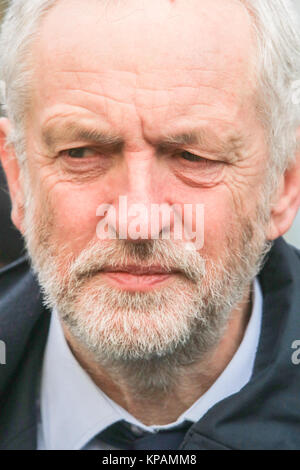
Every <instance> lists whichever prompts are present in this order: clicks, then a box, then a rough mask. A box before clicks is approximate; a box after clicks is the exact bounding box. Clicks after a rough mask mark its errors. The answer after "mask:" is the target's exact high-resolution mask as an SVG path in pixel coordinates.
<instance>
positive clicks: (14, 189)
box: [0, 118, 24, 233]
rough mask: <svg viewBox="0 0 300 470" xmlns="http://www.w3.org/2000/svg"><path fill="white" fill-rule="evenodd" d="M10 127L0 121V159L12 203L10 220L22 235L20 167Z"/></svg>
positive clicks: (5, 120) (2, 119)
mask: <svg viewBox="0 0 300 470" xmlns="http://www.w3.org/2000/svg"><path fill="white" fill-rule="evenodd" d="M11 131H12V127H11V124H10V121H9V120H8V119H6V118H1V119H0V159H1V163H2V166H3V169H4V172H5V175H6V179H7V183H8V188H9V193H10V197H11V201H12V214H11V218H12V221H13V223H14V225H15V226H16V227H17V228H18V229H19V230H20V232H21V233H23V215H24V211H23V207H24V206H23V201H24V198H23V190H22V187H21V184H20V166H19V162H18V159H17V157H16V154H15V150H14V147H13V145H12V144H10V143H9V136H10V134H11Z"/></svg>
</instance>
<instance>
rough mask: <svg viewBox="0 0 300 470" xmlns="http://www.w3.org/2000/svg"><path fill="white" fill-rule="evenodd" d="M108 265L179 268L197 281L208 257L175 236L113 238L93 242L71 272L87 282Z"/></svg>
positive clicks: (190, 279)
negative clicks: (169, 238)
mask: <svg viewBox="0 0 300 470" xmlns="http://www.w3.org/2000/svg"><path fill="white" fill-rule="evenodd" d="M107 266H109V267H111V268H118V267H120V266H123V267H126V266H130V267H131V268H132V267H133V266H136V267H137V270H138V268H144V269H147V268H149V269H150V268H151V267H153V266H156V267H161V269H163V270H165V271H168V272H172V271H176V272H179V273H181V274H182V275H183V276H185V277H186V278H187V279H188V280H189V281H192V282H193V283H197V282H199V279H201V278H203V277H204V275H205V271H206V269H205V259H204V258H203V257H202V256H201V255H200V254H199V253H198V252H197V251H196V250H194V249H190V246H189V248H188V249H187V247H186V244H184V243H182V242H181V243H179V242H174V241H171V240H141V241H129V240H120V239H118V240H109V241H101V242H100V241H98V242H96V243H95V242H93V243H90V244H89V245H88V246H87V247H86V248H85V249H84V250H83V251H82V252H81V253H80V254H79V255H78V257H77V258H76V259H75V260H73V262H72V263H71V266H70V269H69V273H70V278H72V280H74V281H77V282H78V283H81V282H83V281H84V280H87V279H89V278H91V277H93V276H95V275H97V274H99V272H101V271H103V270H104V269H105V268H106V267H107Z"/></svg>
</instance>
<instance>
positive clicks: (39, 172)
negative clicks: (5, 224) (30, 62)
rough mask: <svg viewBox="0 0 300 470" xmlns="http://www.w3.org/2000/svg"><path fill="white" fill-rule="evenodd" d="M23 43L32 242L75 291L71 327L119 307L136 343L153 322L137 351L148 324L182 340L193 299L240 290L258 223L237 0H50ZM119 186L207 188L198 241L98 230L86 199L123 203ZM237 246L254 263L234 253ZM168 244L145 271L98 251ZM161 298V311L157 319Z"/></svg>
mask: <svg viewBox="0 0 300 470" xmlns="http://www.w3.org/2000/svg"><path fill="white" fill-rule="evenodd" d="M33 57H34V60H35V64H36V67H35V82H34V92H33V96H32V106H31V109H30V114H29V119H28V126H27V131H26V142H27V144H26V145H27V146H26V152H27V162H28V174H29V177H30V182H31V192H32V197H33V200H34V201H35V203H34V206H35V208H34V211H33V207H32V206H31V216H32V217H33V216H34V217H33V218H31V221H32V220H35V226H34V227H31V228H32V230H31V234H30V235H28V236H29V238H30V239H29V240H28V242H29V248H30V247H31V251H32V254H33V256H34V257H37V258H38V257H40V258H43V253H42V252H43V250H44V253H47V256H48V255H50V253H51V256H52V257H53V260H55V272H56V275H57V279H56V282H59V283H60V288H61V289H62V290H63V292H64V293H63V297H64V299H66V298H67V299H68V302H69V304H70V302H73V304H72V308H71V309H70V310H69V312H68V313H67V314H66V315H65V316H66V318H67V317H68V316H69V318H70V315H71V313H70V312H72V315H73V320H74V318H75V317H76V318H77V323H78V322H79V320H80V321H81V328H86V329H89V331H90V332H91V329H94V330H95V328H96V329H97V321H98V320H99V318H100V317H101V315H104V318H105V319H106V321H107V318H108V316H109V315H110V318H112V315H114V318H116V309H118V314H119V315H120V316H118V321H117V320H116V321H115V323H113V325H114V329H115V331H116V330H117V329H118V328H119V329H120V331H121V332H122V334H123V338H127V336H126V331H128V330H131V336H128V338H130V341H131V343H132V342H133V341H134V340H133V336H132V333H133V331H135V332H136V336H138V334H137V328H139V329H140V332H141V335H142V334H144V335H148V336H147V338H146V339H145V341H144V346H145V344H146V343H148V353H149V351H150V350H151V344H150V343H151V341H156V346H155V347H156V348H157V349H159V348H158V346H157V345H158V343H159V341H158V339H157V338H159V336H160V335H161V334H162V331H159V328H163V329H164V331H167V332H168V335H169V343H170V341H171V339H170V338H171V337H172V335H173V339H174V338H175V339H176V341H177V344H178V342H180V335H179V333H178V332H179V331H180V329H185V331H188V329H189V328H191V327H192V325H193V321H194V320H193V321H190V320H189V318H193V319H194V317H195V316H196V313H197V312H198V314H199V309H200V310H201V309H204V310H205V306H206V307H207V305H208V304H209V303H210V302H211V301H213V300H214V301H215V307H216V305H218V307H216V308H218V309H219V311H220V310H221V306H222V302H221V300H222V299H220V298H219V299H216V298H215V299H212V298H211V297H212V296H215V297H216V296H219V297H220V296H221V297H222V296H224V299H223V300H224V305H223V307H224V311H226V307H225V306H226V305H229V304H230V300H233V301H234V300H237V298H238V295H237V292H238V291H240V292H239V295H242V294H243V292H242V291H243V289H245V287H246V284H247V282H249V278H251V275H253V271H254V268H253V267H254V265H256V263H257V260H258V258H259V256H260V254H261V252H262V249H263V245H264V237H263V235H262V234H261V232H260V230H258V232H256V230H255V229H256V228H257V226H256V224H258V219H257V213H258V212H257V209H258V208H259V207H260V203H261V192H262V186H263V184H264V181H265V175H266V162H267V149H266V144H265V139H264V137H265V136H264V131H263V128H262V126H261V124H260V122H259V120H258V118H257V111H256V106H255V105H256V99H255V97H256V95H255V92H256V90H255V84H256V78H255V72H254V70H255V42H254V39H253V34H252V30H251V22H250V18H249V17H248V14H247V12H246V10H245V9H244V8H243V7H242V6H241V5H240V4H239V2H236V1H234V0H232V1H230V0H229V1H227V2H224V0H214V1H212V0H210V1H208V0H190V1H189V2H186V1H185V0H176V1H175V2H170V1H167V0H164V1H161V0H151V2H148V1H143V0H128V1H126V2H102V1H101V0H91V1H90V2H89V5H88V8H87V7H86V2H84V1H83V0H82V1H81V0H79V1H74V0H60V1H59V2H58V3H57V5H56V6H55V7H54V8H53V9H52V10H51V11H50V12H49V13H48V14H47V16H46V18H45V19H44V21H43V24H42V27H41V33H40V37H39V40H38V41H36V43H35V46H34V49H33ZM195 156H196V157H195ZM120 196H126V197H127V204H128V206H129V207H130V206H131V205H132V204H135V203H142V204H144V205H145V207H147V208H149V207H150V206H151V204H154V203H156V204H168V205H173V204H179V205H180V206H182V207H183V206H184V204H191V205H192V207H193V208H195V207H196V206H197V204H202V205H203V206H204V212H205V219H204V221H205V224H204V246H203V247H202V248H201V250H198V251H197V252H189V254H188V255H186V256H187V257H185V255H184V254H185V253H186V251H185V241H186V240H182V242H181V241H178V242H176V246H175V244H174V243H172V242H169V243H164V244H160V243H159V240H156V241H155V243H154V245H153V246H152V248H153V247H154V250H153V251H151V250H150V251H149V250H148V251H147V247H146V246H148V247H149V244H151V243H150V242H149V240H148V243H144V244H143V243H142V244H141V243H137V241H136V240H130V239H129V240H127V243H126V242H125V241H123V240H111V241H105V242H104V241H101V240H99V239H98V238H97V233H96V230H97V224H98V223H99V216H97V215H96V213H97V208H98V207H99V205H101V204H110V205H112V206H114V207H115V209H116V214H117V215H118V210H119V206H118V203H119V197H120ZM29 206H30V205H29ZM33 212H34V214H33ZM28 220H30V217H29V216H28ZM41 227H42V231H38V228H41ZM27 228H28V221H27ZM260 228H261V226H260ZM117 229H120V227H117ZM161 229H162V227H159V229H158V230H161ZM171 229H172V227H171ZM194 229H195V227H194ZM258 233H259V234H258ZM91 246H92V247H93V248H92V250H89V251H88V252H86V251H84V250H86V249H87V247H89V248H90V247H91ZM164 247H165V248H164ZM47 249H48V251H45V250H47ZM156 250H157V251H156ZM158 253H159V255H158ZM245 254H246V255H247V256H248V261H249V266H248V267H247V266H243V267H241V265H239V263H242V262H241V259H242V258H243V256H244V255H245ZM79 256H81V258H79V260H80V262H82V263H83V264H80V262H79V265H78V262H77V265H76V266H77V268H76V269H77V271H76V269H75V274H74V269H73V271H72V273H73V278H72V277H71V275H70V272H69V271H68V269H67V266H69V265H68V263H67V260H69V258H70V257H72V259H77V258H78V257H79ZM164 257H165V264H166V265H167V266H168V267H169V268H170V269H171V270H173V272H171V273H169V275H165V276H159V275H153V276H152V278H150V276H148V277H147V276H144V277H142V276H140V277H136V276H130V275H128V274H127V275H126V274H124V273H123V274H119V275H111V274H109V273H104V272H103V271H102V272H101V270H100V272H99V265H98V268H97V264H96V265H95V263H97V260H100V261H99V263H100V262H101V264H100V266H105V265H112V264H113V263H115V264H118V263H119V264H122V263H123V265H124V264H127V265H128V264H134V265H140V266H142V265H144V266H145V265H148V266H149V265H155V266H157V263H158V262H160V263H161V266H162V264H163V260H164ZM44 258H45V256H44ZM133 260H134V262H133ZM49 262H50V261H49ZM189 263H190V264H189ZM205 263H206V269H205ZM45 264H47V262H45V260H44V268H45V269H46V267H45ZM246 264H247V263H246ZM189 268H191V270H192V276H191V277H190V278H189V277H188V271H189ZM40 269H41V266H40ZM79 273H81V274H79ZM236 274H238V277H239V279H238V280H236V281H235V283H234V281H233V279H235V278H236V276H235V275H236ZM74 276H75V277H74ZM155 276H156V277H155ZM197 276H198V278H197ZM226 276H227V277H226ZM229 280H230V281H229ZM72 282H73V284H72ZM230 282H231V283H232V290H230V287H229V286H228V283H230ZM233 284H234V285H233ZM222 286H223V287H222ZM52 287H53V286H52ZM76 288H77V289H78V290H77V293H78V292H80V296H79V295H77V296H76ZM68 289H69V290H68ZM71 292H72V293H71ZM98 294H99V297H98V298H97V295H98ZM100 294H101V295H100ZM57 295H58V296H59V295H61V293H60V294H57ZM68 295H69V296H68ZM226 296H227V297H226ZM230 298H231V299H230ZM80 299H81V300H80ZM82 299H84V302H83V301H82ZM134 299H135V300H134ZM158 299H159V301H158ZM168 299H169V304H168ZM197 299H198V300H199V299H200V300H199V302H200V303H199V304H197ZM61 300H62V296H61ZM100 300H101V302H102V307H101V306H99V301H100ZM105 302H106V303H105ZM161 302H163V303H161ZM228 302H229V303H228ZM196 304H197V305H196ZM63 305H64V306H65V307H66V304H65V303H64V304H62V303H61V308H62V309H63V308H64V307H63ZM87 305H88V306H87ZM96 305H98V307H97V308H98V310H97V308H96V307H95V306H96ZM113 305H114V307H113ZM117 305H118V307H117ZM122 305H123V307H124V311H123V314H124V312H125V309H126V308H127V309H128V308H129V307H128V305H130V312H131V314H130V315H131V316H128V317H126V322H127V323H126V325H127V326H126V325H124V324H122V327H121V319H122ZM58 306H59V305H58ZM69 306H70V305H69ZM141 306H144V310H145V308H146V309H148V311H147V312H145V311H144V317H143V322H144V323H141V322H140V323H139V322H137V323H135V330H134V329H133V327H132V324H133V322H136V318H135V319H134V315H133V316H132V312H134V311H136V312H137V310H138V308H140V312H139V314H140V315H141V309H142V307H141ZM151 306H152V307H151ZM159 306H160V310H159ZM179 306H180V307H181V309H182V310H180V311H179ZM100 307H101V308H100ZM231 307H232V305H231ZM66 308H67V307H66ZM113 308H115V310H113ZM151 308H152V310H151ZM91 310H93V312H91ZM158 310H159V312H160V313H159V314H160V318H162V317H163V319H164V321H163V322H161V323H159V322H158V323H155V321H154V317H155V313H154V312H156V316H159V315H158V314H157V312H158ZM204 310H203V312H201V314H200V316H201V315H202V317H203V318H204V317H205V314H204ZM227 310H228V307H227ZM208 311H209V309H208V310H207V312H208ZM207 312H206V314H207V315H208V313H207ZM62 313H64V312H62ZM227 313H228V312H227ZM151 315H153V317H151ZM220 316H221V313H220ZM84 317H85V318H84ZM88 317H90V320H91V319H92V322H93V325H92V324H91V321H90V323H88V322H87V321H86V322H85V320H87V318H88ZM141 318H142V317H140V319H141ZM97 319H98V320H97ZM152 320H153V322H152ZM99 321H100V320H99ZM141 321H142V320H141ZM130 322H132V323H130ZM204 323H205V322H204ZM174 324H175V326H174ZM110 325H112V323H111V324H110ZM126 328H127V330H126ZM151 328H152V329H151ZM175 330H176V331H175ZM87 335H88V333H87ZM94 335H95V331H94ZM176 335H177V336H176ZM120 337H121V338H122V336H119V337H118V338H120ZM93 338H94V339H95V336H94V337H93ZM155 338H156V340H155ZM106 339H107V338H106ZM102 340H103V338H102ZM124 341H125V342H126V340H124ZM124 341H123V343H124ZM130 341H129V339H128V343H127V346H126V345H125V346H124V344H122V345H120V341H119V339H118V340H116V339H115V346H116V347H119V348H120V351H121V350H122V354H123V353H124V354H125V352H124V351H125V349H126V347H127V349H128V350H129V349H130V344H129V343H130ZM176 341H175V343H176ZM175 343H174V341H173V346H174V344H175ZM149 344H150V345H149ZM160 344H161V343H160ZM121 346H122V348H123V349H122V348H121ZM131 347H132V350H134V346H133V344H131ZM124 348H125V349H124ZM154 349H155V348H153V349H152V352H153V350H154ZM162 351H163V348H161V351H160V352H162Z"/></svg>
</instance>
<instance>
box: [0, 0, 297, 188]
mask: <svg viewBox="0 0 300 470" xmlns="http://www.w3.org/2000/svg"><path fill="white" fill-rule="evenodd" d="M57 1H59V0H11V1H10V2H9V6H8V8H7V11H6V14H5V17H4V21H3V24H2V28H1V34H0V80H1V81H2V88H3V90H4V92H5V93H3V95H4V97H3V101H2V103H3V111H4V113H5V114H6V115H7V116H8V117H9V119H10V120H11V122H12V123H13V127H14V129H15V130H14V132H13V135H12V136H11V141H12V142H13V143H14V144H15V146H16V148H17V153H19V157H20V159H22V158H25V156H24V151H23V148H24V145H23V144H24V142H23V140H24V121H25V119H24V115H25V114H26V110H27V109H28V107H29V105H30V87H31V86H33V82H32V80H33V76H32V70H33V66H32V64H31V56H30V51H31V47H30V46H31V44H32V43H33V41H34V40H36V38H37V34H38V29H39V25H40V22H41V20H42V18H43V17H44V16H45V14H46V13H47V12H48V11H49V9H51V8H52V6H54V5H55V4H56V3H57ZM239 1H240V2H241V3H242V4H243V5H244V6H245V7H246V9H247V11H248V13H249V14H250V16H251V19H252V23H253V27H254V31H255V35H256V38H257V48H258V51H257V61H258V63H257V67H258V69H257V70H258V93H259V106H258V111H259V116H260V118H261V121H262V123H263V125H264V127H265V129H266V138H267V141H268V146H269V151H270V156H271V158H269V166H270V168H271V170H272V171H271V173H272V174H273V176H274V175H279V174H282V173H283V172H284V171H285V170H286V169H287V168H288V167H289V166H290V165H291V164H292V163H293V161H294V158H295V153H296V146H297V140H296V128H297V127H298V125H299V124H300V106H299V103H297V102H296V100H295V93H297V92H298V94H299V93H300V90H296V89H295V85H297V84H298V85H299V88H300V35H299V33H298V27H299V26H298V25H297V22H296V16H297V15H296V11H295V9H294V7H293V4H292V2H291V0H239ZM18 149H19V152H18ZM21 149H22V151H21ZM275 180H276V179H274V178H273V185H274V184H275ZM273 185H272V186H273Z"/></svg>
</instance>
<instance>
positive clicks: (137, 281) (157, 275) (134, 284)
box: [101, 265, 178, 292]
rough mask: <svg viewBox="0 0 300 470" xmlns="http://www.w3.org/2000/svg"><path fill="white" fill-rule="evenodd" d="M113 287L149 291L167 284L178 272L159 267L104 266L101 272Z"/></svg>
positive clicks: (133, 290)
mask: <svg viewBox="0 0 300 470" xmlns="http://www.w3.org/2000/svg"><path fill="white" fill-rule="evenodd" d="M101 273H102V275H103V276H104V278H105V279H106V280H107V281H108V282H109V283H111V284H112V285H113V286H115V287H118V288H119V289H123V290H124V289H125V290H128V291H132V292H136V291H149V290H152V289H154V288H156V287H158V286H159V285H163V284H165V283H166V282H169V281H170V279H172V278H173V275H174V274H175V273H178V271H174V270H167V269H164V268H162V267H161V266H133V265H127V266H113V267H112V266H106V267H105V268H103V269H102V271H101Z"/></svg>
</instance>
